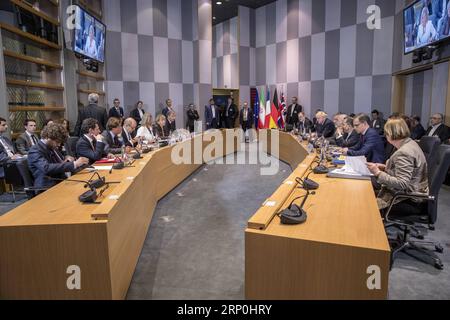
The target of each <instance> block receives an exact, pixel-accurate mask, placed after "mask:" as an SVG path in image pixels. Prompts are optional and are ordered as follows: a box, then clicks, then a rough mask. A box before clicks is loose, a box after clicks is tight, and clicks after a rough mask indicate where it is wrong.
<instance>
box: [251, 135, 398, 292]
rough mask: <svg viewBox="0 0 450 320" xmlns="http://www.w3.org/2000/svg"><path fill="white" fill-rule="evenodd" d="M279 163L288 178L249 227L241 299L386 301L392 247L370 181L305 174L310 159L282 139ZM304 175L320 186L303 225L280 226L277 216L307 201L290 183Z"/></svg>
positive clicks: (292, 139)
mask: <svg viewBox="0 0 450 320" xmlns="http://www.w3.org/2000/svg"><path fill="white" fill-rule="evenodd" d="M269 141H270V140H269ZM266 152H268V153H271V152H272V151H271V145H270V144H267V146H266ZM279 158H280V159H281V160H283V161H284V162H286V163H288V164H289V165H290V166H291V168H292V170H293V172H292V174H291V175H290V176H289V177H288V178H287V179H286V180H285V181H284V182H283V183H282V184H281V185H280V187H279V188H278V189H277V190H276V191H275V193H274V194H273V195H271V196H270V197H268V199H267V200H266V201H265V202H264V203H263V205H262V206H261V208H260V209H259V210H258V211H257V212H256V213H255V214H254V215H253V216H252V217H251V218H250V220H249V221H248V228H247V230H246V231H245V297H246V298H247V299H252V300H253V299H257V300H259V299H270V300H271V299H286V300H291V299H294V300H296V299H306V300H316V299H333V300H335V299H338V300H341V299H344V300H347V299H357V300H367V299H386V298H387V295H388V280H389V267H390V247H389V242H388V239H387V235H386V232H385V229H384V225H383V221H382V218H381V215H380V212H379V210H378V207H377V202H376V197H375V193H374V191H373V187H372V184H371V181H367V180H353V179H335V178H327V177H326V175H319V174H314V173H312V174H310V172H311V168H314V167H315V166H316V165H317V164H315V163H314V161H315V160H316V159H317V156H316V153H315V152H314V153H312V154H308V152H307V148H306V144H305V143H302V142H301V141H300V140H299V139H298V138H297V137H296V136H293V135H290V134H287V133H280V151H279ZM308 174H310V176H309V178H310V179H312V180H314V181H315V182H317V183H319V185H320V186H319V189H317V190H315V194H314V195H311V196H309V197H308V199H307V201H306V203H305V207H304V209H305V210H306V212H307V216H308V218H307V220H306V222H305V223H303V224H300V225H283V224H281V220H280V218H279V216H278V213H279V212H280V211H282V210H284V209H286V208H287V207H288V206H289V204H290V203H291V202H292V200H294V199H295V198H297V197H299V196H302V195H305V194H306V191H305V190H304V189H302V188H301V186H299V184H298V183H297V182H296V178H298V177H299V178H304V177H305V176H306V175H308ZM301 201H302V200H298V201H297V202H296V203H297V204H300V203H301Z"/></svg>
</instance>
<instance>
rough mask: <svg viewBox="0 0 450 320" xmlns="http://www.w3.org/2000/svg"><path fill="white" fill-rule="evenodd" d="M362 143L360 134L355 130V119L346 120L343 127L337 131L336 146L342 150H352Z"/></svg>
mask: <svg viewBox="0 0 450 320" xmlns="http://www.w3.org/2000/svg"><path fill="white" fill-rule="evenodd" d="M360 141H361V136H360V134H359V133H358V132H356V131H355V130H354V128H353V118H350V117H347V118H345V120H344V123H343V126H342V127H341V128H338V129H336V145H337V146H339V147H341V148H352V147H354V146H356V145H357V144H358V143H359V142H360Z"/></svg>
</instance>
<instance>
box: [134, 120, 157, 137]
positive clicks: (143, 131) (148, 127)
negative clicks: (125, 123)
mask: <svg viewBox="0 0 450 320" xmlns="http://www.w3.org/2000/svg"><path fill="white" fill-rule="evenodd" d="M140 125H141V126H140V127H139V129H138V132H137V137H138V138H143V140H147V141H149V142H154V141H155V139H156V137H155V134H154V133H153V117H152V115H151V114H150V113H144V115H143V117H142V121H141V123H140Z"/></svg>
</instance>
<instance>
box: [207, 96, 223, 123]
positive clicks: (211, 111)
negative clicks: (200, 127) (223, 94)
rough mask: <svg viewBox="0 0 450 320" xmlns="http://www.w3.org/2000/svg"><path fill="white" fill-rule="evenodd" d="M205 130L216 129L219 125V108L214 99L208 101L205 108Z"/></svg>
mask: <svg viewBox="0 0 450 320" xmlns="http://www.w3.org/2000/svg"><path fill="white" fill-rule="evenodd" d="M205 121H206V130H209V129H218V128H219V124H220V114H219V108H218V107H217V106H216V103H215V102H214V99H211V100H209V106H206V107H205Z"/></svg>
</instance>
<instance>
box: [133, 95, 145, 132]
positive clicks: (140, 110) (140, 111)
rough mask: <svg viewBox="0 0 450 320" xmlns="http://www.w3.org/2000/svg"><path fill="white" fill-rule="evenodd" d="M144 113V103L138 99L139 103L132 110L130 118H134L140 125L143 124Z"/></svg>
mask: <svg viewBox="0 0 450 320" xmlns="http://www.w3.org/2000/svg"><path fill="white" fill-rule="evenodd" d="M144 114H145V110H144V103H143V102H142V101H138V103H137V104H136V108H134V109H133V110H132V111H131V112H130V118H133V119H134V120H135V121H136V123H137V124H138V126H139V125H140V124H141V121H142V118H143V117H144Z"/></svg>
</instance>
